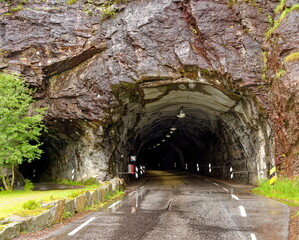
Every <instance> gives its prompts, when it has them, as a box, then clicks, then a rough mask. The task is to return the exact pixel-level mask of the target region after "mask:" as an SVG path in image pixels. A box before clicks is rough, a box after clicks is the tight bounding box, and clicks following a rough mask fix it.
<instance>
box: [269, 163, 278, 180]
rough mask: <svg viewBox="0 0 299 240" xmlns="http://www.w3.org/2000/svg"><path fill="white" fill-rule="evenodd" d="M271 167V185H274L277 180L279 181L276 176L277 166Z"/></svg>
mask: <svg viewBox="0 0 299 240" xmlns="http://www.w3.org/2000/svg"><path fill="white" fill-rule="evenodd" d="M270 166H271V169H270V185H273V184H274V183H275V182H276V180H277V176H276V167H275V166H272V165H270Z"/></svg>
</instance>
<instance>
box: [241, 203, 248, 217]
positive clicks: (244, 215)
mask: <svg viewBox="0 0 299 240" xmlns="http://www.w3.org/2000/svg"><path fill="white" fill-rule="evenodd" d="M239 209H240V213H241V216H242V217H247V214H246V211H245V208H244V207H243V206H239Z"/></svg>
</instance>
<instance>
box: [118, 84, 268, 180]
mask: <svg viewBox="0 0 299 240" xmlns="http://www.w3.org/2000/svg"><path fill="white" fill-rule="evenodd" d="M137 86H138V87H137V88H135V92H134V94H137V95H138V96H139V98H138V99H135V100H133V101H132V102H131V101H130V100H128V101H127V103H126V104H125V106H126V107H125V109H126V111H125V112H126V116H125V119H126V118H127V119H131V122H130V121H126V120H125V121H122V122H121V124H119V123H118V126H119V127H118V129H119V135H122V133H125V134H123V136H122V137H121V138H122V139H123V140H124V141H125V142H123V143H122V144H123V146H125V147H124V149H126V151H125V152H124V153H123V154H124V155H125V156H127V157H126V159H129V157H128V156H129V155H137V159H138V161H137V164H140V165H142V164H145V165H148V166H150V165H151V164H150V163H149V162H147V161H149V160H148V159H149V157H148V156H151V157H152V159H154V158H157V156H163V154H164V159H167V157H165V156H166V155H167V154H169V151H170V150H169V148H170V146H171V147H172V148H173V151H174V152H176V154H178V153H180V154H178V155H181V156H180V157H179V159H180V161H181V162H180V163H177V164H178V165H177V168H178V169H179V168H180V169H181V170H188V171H191V172H199V173H200V174H204V175H209V176H213V177H219V178H223V179H230V178H231V172H230V169H231V168H232V169H233V172H234V176H233V180H235V181H239V182H246V183H256V182H257V180H258V179H259V178H264V177H267V168H268V165H269V164H270V163H271V162H272V161H273V158H272V152H271V151H272V150H271V144H272V142H271V141H272V140H271V129H270V127H269V125H268V124H267V121H266V120H265V119H264V118H263V117H262V114H261V113H260V110H259V109H258V105H257V104H256V102H255V100H254V98H252V97H251V96H250V95H243V94H240V93H235V92H234V91H229V90H227V89H223V88H221V87H219V86H217V85H215V84H210V83H206V82H200V81H194V80H191V79H181V81H178V80H176V81H170V80H165V81H153V82H145V83H140V84H137ZM135 87H136V85H135ZM131 94H132V93H131ZM127 98H128V99H132V97H130V96H127ZM136 100H137V101H136ZM134 101H136V102H135V104H136V105H135V107H133V108H132V106H133V105H134ZM129 106H130V107H129ZM181 110H183V112H184V113H185V114H186V117H185V118H178V117H177V115H179V113H180V111H181ZM172 127H173V128H176V131H175V132H174V133H173V134H172V135H171V137H170V138H169V139H167V138H166V134H170V128H172ZM164 140H165V141H167V143H165V142H164ZM168 142H169V143H168ZM157 144H158V146H157ZM163 145H164V146H163ZM166 146H167V147H166ZM154 148H156V149H154ZM158 148H160V150H161V152H160V153H159V154H160V155H159V154H158V150H157V149H158ZM167 149H168V150H167ZM166 150H167V151H166ZM163 151H164V153H163ZM146 156H147V157H146ZM145 158H146V159H147V160H145ZM167 161H168V162H169V163H171V161H170V160H167ZM123 163H124V164H123V167H125V165H126V163H128V162H126V161H124V162H123ZM185 164H187V165H188V169H186V168H185V167H184V166H185ZM209 165H210V166H211V169H210V168H209ZM198 166H199V171H198V169H197V167H198ZM173 168H174V167H173V165H172V166H171V165H169V169H173Z"/></svg>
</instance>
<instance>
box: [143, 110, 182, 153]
mask: <svg viewBox="0 0 299 240" xmlns="http://www.w3.org/2000/svg"><path fill="white" fill-rule="evenodd" d="M176 116H177V118H185V117H186V113H185V112H184V111H183V107H181V110H180V112H179V114H178V115H176ZM176 130H177V128H175V127H171V128H170V131H169V132H167V133H166V135H165V138H170V137H171V135H172V134H173V133H174V132H175V131H176ZM165 138H162V140H161V143H165V142H166V139H165ZM161 143H160V142H159V143H157V144H156V145H153V146H152V147H149V150H151V149H152V148H156V147H159V146H160V145H161Z"/></svg>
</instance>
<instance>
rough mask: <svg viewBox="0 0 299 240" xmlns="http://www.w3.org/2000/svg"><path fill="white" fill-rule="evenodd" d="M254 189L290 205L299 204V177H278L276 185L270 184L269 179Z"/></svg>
mask: <svg viewBox="0 0 299 240" xmlns="http://www.w3.org/2000/svg"><path fill="white" fill-rule="evenodd" d="M252 191H253V192H254V193H257V194H260V195H264V196H266V197H269V198H274V199H277V200H282V201H283V202H284V203H286V204H288V203H289V205H295V206H299V179H294V180H290V179H278V180H277V181H276V183H275V184H274V185H270V184H269V180H267V181H263V182H261V183H260V184H259V186H258V187H257V188H254V189H253V190H252Z"/></svg>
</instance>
